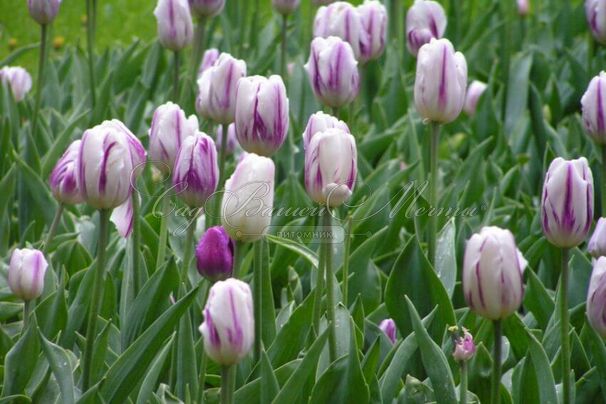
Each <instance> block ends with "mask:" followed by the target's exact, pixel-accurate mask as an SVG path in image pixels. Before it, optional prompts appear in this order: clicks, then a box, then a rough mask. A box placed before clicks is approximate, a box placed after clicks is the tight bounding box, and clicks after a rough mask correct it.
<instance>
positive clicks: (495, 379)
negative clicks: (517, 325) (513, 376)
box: [490, 320, 503, 404]
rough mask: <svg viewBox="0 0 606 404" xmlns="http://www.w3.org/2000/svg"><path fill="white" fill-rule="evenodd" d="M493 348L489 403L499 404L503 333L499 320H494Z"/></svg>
mask: <svg viewBox="0 0 606 404" xmlns="http://www.w3.org/2000/svg"><path fill="white" fill-rule="evenodd" d="M493 326H494V346H493V355H492V380H491V383H490V403H491V404H499V403H500V402H501V394H500V392H499V388H500V386H501V339H502V338H503V331H502V329H501V320H494V321H493Z"/></svg>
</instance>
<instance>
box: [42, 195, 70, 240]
mask: <svg viewBox="0 0 606 404" xmlns="http://www.w3.org/2000/svg"><path fill="white" fill-rule="evenodd" d="M64 207H65V205H63V204H62V203H59V206H57V210H56V211H55V217H54V218H53V222H52V223H51V225H50V227H49V228H48V233H47V235H46V239H45V240H44V244H42V251H43V252H46V251H47V250H48V246H49V244H50V242H51V241H53V238H54V237H55V234H56V233H57V228H58V227H59V223H61V217H62V216H63V209H64Z"/></svg>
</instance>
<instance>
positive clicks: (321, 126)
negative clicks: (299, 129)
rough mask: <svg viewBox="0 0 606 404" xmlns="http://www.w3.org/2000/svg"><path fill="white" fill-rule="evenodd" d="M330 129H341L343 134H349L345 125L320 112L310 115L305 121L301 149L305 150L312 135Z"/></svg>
mask: <svg viewBox="0 0 606 404" xmlns="http://www.w3.org/2000/svg"><path fill="white" fill-rule="evenodd" d="M332 128H336V129H341V130H342V131H344V132H347V133H350V131H349V127H348V126H347V124H346V123H345V122H343V121H341V120H339V119H338V118H335V117H334V116H332V115H329V114H325V113H324V112H322V111H318V112H316V113H315V114H313V115H311V116H310V117H309V119H308V120H307V126H306V127H305V132H303V147H304V148H305V149H306V150H307V147H308V146H309V143H310V142H311V138H312V137H313V135H315V134H316V133H318V132H324V131H325V130H327V129H332Z"/></svg>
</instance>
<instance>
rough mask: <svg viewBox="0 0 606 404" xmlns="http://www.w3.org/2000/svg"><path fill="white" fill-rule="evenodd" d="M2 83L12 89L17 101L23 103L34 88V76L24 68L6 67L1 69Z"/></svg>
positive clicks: (0, 77)
mask: <svg viewBox="0 0 606 404" xmlns="http://www.w3.org/2000/svg"><path fill="white" fill-rule="evenodd" d="M0 81H2V84H3V85H5V86H8V87H10V89H11V92H12V93H13V97H14V98H15V101H17V102H19V101H23V99H24V98H25V95H26V94H27V93H28V92H29V90H31V88H32V76H30V75H29V73H28V72H27V70H25V69H24V68H22V67H18V66H15V67H10V66H5V67H3V68H2V69H0Z"/></svg>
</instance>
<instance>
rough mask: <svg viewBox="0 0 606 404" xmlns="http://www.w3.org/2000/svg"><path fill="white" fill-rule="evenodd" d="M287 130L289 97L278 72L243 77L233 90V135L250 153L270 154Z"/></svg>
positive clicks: (276, 147)
mask: <svg viewBox="0 0 606 404" xmlns="http://www.w3.org/2000/svg"><path fill="white" fill-rule="evenodd" d="M287 134H288V98H287V97H286V87H285V86H284V82H283V81H282V78H281V77H280V76H276V75H274V76H271V77H270V78H269V79H268V78H265V77H262V76H252V77H244V78H242V79H240V81H238V89H237V92H236V136H237V138H238V142H240V146H242V148H243V149H244V150H246V151H247V152H249V153H256V154H258V155H261V156H271V155H272V154H274V153H275V152H276V151H277V150H278V149H279V148H280V147H281V146H282V144H283V143H284V140H285V139H286V135H287Z"/></svg>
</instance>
